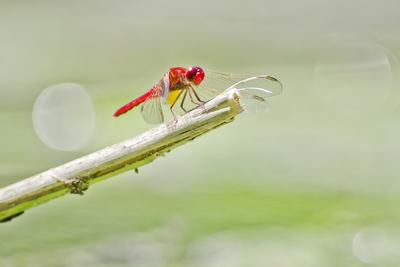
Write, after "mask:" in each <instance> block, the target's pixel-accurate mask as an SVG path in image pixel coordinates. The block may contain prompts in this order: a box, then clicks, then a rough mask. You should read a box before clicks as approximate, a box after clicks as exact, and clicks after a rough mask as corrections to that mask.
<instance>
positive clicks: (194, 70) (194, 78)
mask: <svg viewBox="0 0 400 267" xmlns="http://www.w3.org/2000/svg"><path fill="white" fill-rule="evenodd" d="M204 75H205V74H204V70H203V69H202V68H200V67H197V66H194V67H190V68H189V69H188V71H187V72H186V78H187V79H188V80H189V81H190V82H193V83H194V84H195V85H199V84H200V83H201V82H202V81H203V80H204Z"/></svg>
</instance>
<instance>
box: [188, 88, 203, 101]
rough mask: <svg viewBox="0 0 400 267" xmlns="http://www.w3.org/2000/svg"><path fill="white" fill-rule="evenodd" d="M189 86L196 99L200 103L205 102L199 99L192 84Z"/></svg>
mask: <svg viewBox="0 0 400 267" xmlns="http://www.w3.org/2000/svg"><path fill="white" fill-rule="evenodd" d="M190 88H191V89H192V91H193V93H194V96H195V97H196V99H197V100H198V101H199V102H200V103H202V104H204V103H206V101H203V100H201V99H200V97H199V95H198V94H197V92H196V90H195V89H194V88H193V86H190Z"/></svg>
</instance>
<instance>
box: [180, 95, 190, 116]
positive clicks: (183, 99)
mask: <svg viewBox="0 0 400 267" xmlns="http://www.w3.org/2000/svg"><path fill="white" fill-rule="evenodd" d="M187 93H188V90H185V93H184V94H183V97H182V100H181V105H180V107H181V109H182V110H183V111H184V112H185V113H187V110H186V109H185V107H184V106H183V104H185V99H186V95H187Z"/></svg>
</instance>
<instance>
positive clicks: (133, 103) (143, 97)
mask: <svg viewBox="0 0 400 267" xmlns="http://www.w3.org/2000/svg"><path fill="white" fill-rule="evenodd" d="M153 90H154V87H153V88H151V89H150V90H149V91H147V92H146V93H144V94H143V95H141V96H139V97H137V98H135V99H133V100H132V101H131V102H129V103H127V104H125V105H123V106H122V107H120V108H119V109H118V110H117V111H115V113H114V117H118V116H120V115H122V114H124V113H126V112H128V111H129V110H131V109H133V108H134V107H136V106H138V105H140V104H141V103H143V102H144V101H146V99H147V98H149V97H150V96H151V95H152V93H153Z"/></svg>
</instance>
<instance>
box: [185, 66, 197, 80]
mask: <svg viewBox="0 0 400 267" xmlns="http://www.w3.org/2000/svg"><path fill="white" fill-rule="evenodd" d="M196 73H197V69H196V68H190V69H189V70H188V71H187V72H186V78H188V80H190V81H191V80H193V79H194V77H195V76H196Z"/></svg>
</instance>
